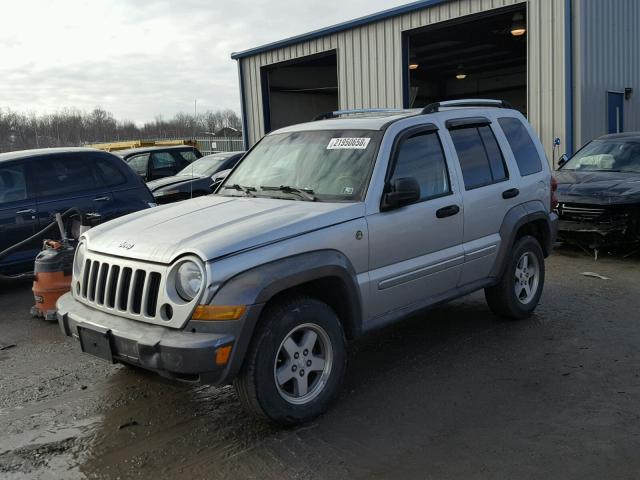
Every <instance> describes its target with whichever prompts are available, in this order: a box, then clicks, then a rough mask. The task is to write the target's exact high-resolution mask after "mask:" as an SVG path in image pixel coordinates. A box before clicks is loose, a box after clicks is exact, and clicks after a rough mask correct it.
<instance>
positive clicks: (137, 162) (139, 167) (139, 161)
mask: <svg viewBox="0 0 640 480" xmlns="http://www.w3.org/2000/svg"><path fill="white" fill-rule="evenodd" d="M148 162H149V154H148V153H143V154H142V155H136V156H135V157H131V158H129V159H127V163H128V164H129V166H130V167H131V168H132V169H133V171H134V172H136V173H137V174H138V175H146V174H147V163H148Z"/></svg>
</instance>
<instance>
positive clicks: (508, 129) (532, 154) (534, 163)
mask: <svg viewBox="0 0 640 480" xmlns="http://www.w3.org/2000/svg"><path fill="white" fill-rule="evenodd" d="M498 123H499V124H500V126H501V127H502V131H503V132H504V135H505V137H507V141H508V142H509V146H510V147H511V151H512V152H513V156H514V157H515V159H516V163H517V164H518V170H519V171H520V175H522V176H523V177H524V176H526V175H533V174H534V173H538V172H541V171H542V162H541V161H540V155H538V149H537V148H536V146H535V144H534V143H533V140H532V139H531V136H530V135H529V131H528V130H527V128H526V127H525V126H524V125H523V124H522V121H521V120H519V119H517V118H509V117H505V118H499V119H498Z"/></svg>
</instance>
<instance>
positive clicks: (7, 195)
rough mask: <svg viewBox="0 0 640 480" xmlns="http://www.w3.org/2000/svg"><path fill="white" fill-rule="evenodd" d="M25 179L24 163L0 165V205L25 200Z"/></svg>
mask: <svg viewBox="0 0 640 480" xmlns="http://www.w3.org/2000/svg"><path fill="white" fill-rule="evenodd" d="M27 197H28V195H27V180H26V176H25V173H24V165H19V164H13V165H6V166H1V167H0V205H2V204H4V203H10V202H18V201H20V200H26V199H27Z"/></svg>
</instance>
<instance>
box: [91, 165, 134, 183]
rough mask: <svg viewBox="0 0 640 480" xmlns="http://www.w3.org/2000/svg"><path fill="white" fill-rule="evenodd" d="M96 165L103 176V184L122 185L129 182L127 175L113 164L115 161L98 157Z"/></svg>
mask: <svg viewBox="0 0 640 480" xmlns="http://www.w3.org/2000/svg"><path fill="white" fill-rule="evenodd" d="M95 165H96V168H97V169H98V174H99V175H100V177H101V178H102V184H103V185H108V186H112V185H121V184H123V183H126V182H127V177H126V176H125V175H124V174H123V173H122V172H121V171H120V169H119V168H118V167H116V166H115V165H114V164H113V162H110V161H108V160H105V159H98V160H96V162H95ZM123 166H124V164H123ZM125 168H126V167H125Z"/></svg>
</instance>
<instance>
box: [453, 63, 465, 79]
mask: <svg viewBox="0 0 640 480" xmlns="http://www.w3.org/2000/svg"><path fill="white" fill-rule="evenodd" d="M456 78H457V79H458V80H464V79H465V78H467V72H465V71H464V67H463V66H462V65H458V68H457V69H456Z"/></svg>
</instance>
